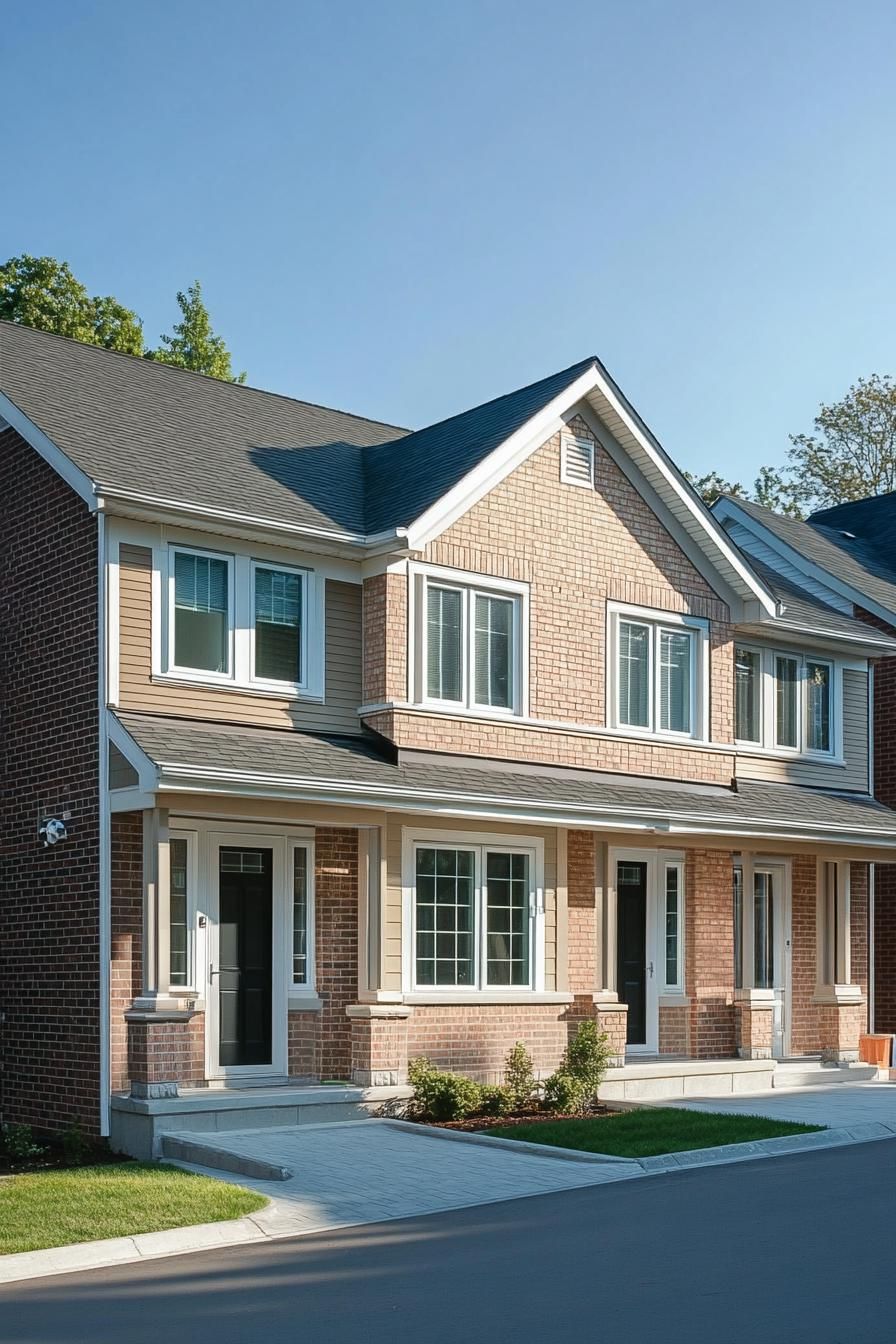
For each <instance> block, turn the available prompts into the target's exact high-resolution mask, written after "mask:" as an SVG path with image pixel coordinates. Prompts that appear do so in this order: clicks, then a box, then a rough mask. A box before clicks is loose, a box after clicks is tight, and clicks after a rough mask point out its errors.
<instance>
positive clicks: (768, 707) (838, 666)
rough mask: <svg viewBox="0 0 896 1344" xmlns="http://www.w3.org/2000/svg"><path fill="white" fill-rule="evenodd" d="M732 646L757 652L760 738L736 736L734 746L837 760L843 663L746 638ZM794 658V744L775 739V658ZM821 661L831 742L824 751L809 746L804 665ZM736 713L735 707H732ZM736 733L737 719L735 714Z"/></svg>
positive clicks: (839, 757)
mask: <svg viewBox="0 0 896 1344" xmlns="http://www.w3.org/2000/svg"><path fill="white" fill-rule="evenodd" d="M735 648H739V649H747V650H749V651H750V652H751V653H755V654H758V655H759V737H758V738H757V739H755V740H752V741H751V740H749V739H747V738H740V737H737V736H735V745H736V746H737V747H739V748H741V749H742V750H743V751H744V752H749V753H752V754H754V755H755V754H761V755H771V756H781V757H787V758H789V759H797V758H803V759H807V760H815V761H826V762H829V763H836V762H839V761H841V760H842V758H843V665H842V663H841V662H839V661H838V660H837V659H836V658H832V657H830V655H828V654H823V653H813V652H812V651H811V650H806V649H787V648H781V647H778V646H777V645H775V646H772V645H763V644H752V643H750V641H749V640H744V639H737V640H735ZM778 658H793V659H795V660H796V664H797V680H796V693H797V707H796V714H797V732H798V741H797V745H796V746H795V747H789V746H784V745H782V744H781V743H779V742H778V714H777V702H776V696H777V686H778V678H777V671H776V668H777V659H778ZM808 663H820V664H822V665H823V666H824V667H827V668H829V669H830V679H829V682H828V688H829V690H828V694H829V696H830V732H831V745H830V748H829V749H828V750H827V751H820V750H818V749H817V748H810V747H809V746H808V745H807V743H808V739H809V731H808V727H809V697H808V693H807V675H806V665H807V664H808ZM735 714H736V706H735ZM734 728H735V734H736V733H737V720H736V717H735V725H734Z"/></svg>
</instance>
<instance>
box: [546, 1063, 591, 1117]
mask: <svg viewBox="0 0 896 1344" xmlns="http://www.w3.org/2000/svg"><path fill="white" fill-rule="evenodd" d="M589 1100H590V1098H589V1096H588V1091H587V1088H586V1086H585V1084H584V1083H583V1082H582V1080H581V1078H576V1077H575V1075H574V1074H571V1073H564V1072H563V1070H562V1069H558V1070H557V1072H556V1073H552V1074H551V1076H550V1078H548V1079H546V1080H545V1085H544V1104H545V1106H546V1107H547V1109H548V1110H549V1111H559V1112H561V1113H562V1114H566V1115H570V1114H571V1115H577V1114H579V1112H581V1111H584V1110H585V1109H586V1108H587V1106H588V1102H589Z"/></svg>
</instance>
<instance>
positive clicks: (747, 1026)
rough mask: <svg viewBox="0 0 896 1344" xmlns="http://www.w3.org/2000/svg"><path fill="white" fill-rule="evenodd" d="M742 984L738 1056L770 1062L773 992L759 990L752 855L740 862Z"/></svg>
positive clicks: (737, 1016) (736, 1011)
mask: <svg viewBox="0 0 896 1344" xmlns="http://www.w3.org/2000/svg"><path fill="white" fill-rule="evenodd" d="M740 867H741V919H740V935H741V948H740V951H741V955H740V981H741V983H740V985H739V986H737V987H735V991H734V1015H735V1029H736V1033H737V1053H738V1055H739V1056H740V1058H741V1059H771V1057H772V1040H773V1033H774V1016H775V1013H774V997H775V996H774V990H771V989H758V988H757V987H756V925H755V917H756V901H755V891H754V876H753V855H752V854H742V855H741V861H740Z"/></svg>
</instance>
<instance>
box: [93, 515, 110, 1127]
mask: <svg viewBox="0 0 896 1344" xmlns="http://www.w3.org/2000/svg"><path fill="white" fill-rule="evenodd" d="M106 573H107V566H106V515H105V514H104V513H103V511H102V509H99V510H98V511H97V711H98V716H99V718H98V725H99V734H98V736H99V771H98V774H99V847H100V852H99V996H100V1003H99V1010H100V1012H99V1023H100V1041H99V1046H100V1134H101V1135H102V1137H103V1138H106V1137H107V1136H108V1134H109V1121H110V1115H109V1113H110V1101H111V1089H112V1068H111V1056H110V1051H111V1020H110V1019H111V1011H112V1005H111V1002H110V994H111V957H112V854H111V836H112V820H111V809H110V800H109V730H108V725H107V721H106V716H107V709H106V680H107V650H106V630H107V627H108V619H107V611H106V605H107V600H108V586H107V578H106Z"/></svg>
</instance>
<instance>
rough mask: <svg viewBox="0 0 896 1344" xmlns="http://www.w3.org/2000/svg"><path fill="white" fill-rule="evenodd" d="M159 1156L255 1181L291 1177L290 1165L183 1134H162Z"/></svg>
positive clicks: (286, 1179)
mask: <svg viewBox="0 0 896 1344" xmlns="http://www.w3.org/2000/svg"><path fill="white" fill-rule="evenodd" d="M342 1123H343V1124H347V1123H349V1122H348V1121H342ZM162 1156H163V1157H171V1158H176V1159H177V1161H178V1162H194V1163H195V1164H196V1166H197V1167H214V1168H215V1169H216V1170H218V1171H230V1172H233V1173H234V1174H235V1175H237V1176H249V1177H251V1178H252V1179H253V1180H256V1181H289V1180H291V1179H292V1176H293V1173H292V1171H291V1170H290V1168H289V1167H280V1166H277V1165H276V1164H275V1163H274V1162H266V1161H264V1160H263V1159H262V1158H258V1157H244V1156H243V1155H242V1154H241V1153H232V1152H228V1150H227V1149H226V1148H223V1147H221V1146H220V1145H215V1144H211V1143H202V1142H200V1141H198V1140H196V1139H193V1138H188V1137H186V1136H185V1135H182V1134H163V1135H162Z"/></svg>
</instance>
